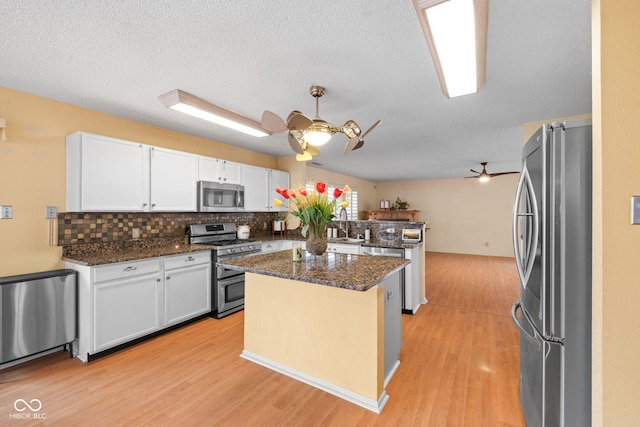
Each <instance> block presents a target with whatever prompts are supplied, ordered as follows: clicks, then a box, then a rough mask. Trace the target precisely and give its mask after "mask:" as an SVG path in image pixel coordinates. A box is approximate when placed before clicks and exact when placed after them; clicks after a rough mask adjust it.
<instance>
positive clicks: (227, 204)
mask: <svg viewBox="0 0 640 427" xmlns="http://www.w3.org/2000/svg"><path fill="white" fill-rule="evenodd" d="M229 211H232V212H235V211H244V186H242V185H236V184H221V183H218V182H210V181H198V212H229Z"/></svg>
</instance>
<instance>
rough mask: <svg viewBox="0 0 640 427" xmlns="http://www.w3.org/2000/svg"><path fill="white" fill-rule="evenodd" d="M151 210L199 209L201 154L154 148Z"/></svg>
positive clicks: (152, 150) (192, 210)
mask: <svg viewBox="0 0 640 427" xmlns="http://www.w3.org/2000/svg"><path fill="white" fill-rule="evenodd" d="M150 150H151V210H154V211H191V212H194V211H195V210H196V203H197V200H196V198H197V191H196V190H197V188H196V183H197V180H198V172H197V171H198V163H197V156H196V155H194V154H190V153H184V152H181V151H174V150H167V149H165V148H158V147H151V148H150Z"/></svg>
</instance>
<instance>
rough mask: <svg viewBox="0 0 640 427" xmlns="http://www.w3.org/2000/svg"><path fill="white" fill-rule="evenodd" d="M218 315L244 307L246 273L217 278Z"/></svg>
mask: <svg viewBox="0 0 640 427" xmlns="http://www.w3.org/2000/svg"><path fill="white" fill-rule="evenodd" d="M215 292H216V294H215V296H216V309H217V317H222V316H225V315H227V314H231V313H233V312H236V311H238V310H241V309H242V308H243V307H244V273H241V274H240V275H236V276H232V277H229V278H226V279H218V280H216V289H215Z"/></svg>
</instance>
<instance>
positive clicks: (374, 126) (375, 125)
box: [354, 120, 382, 150]
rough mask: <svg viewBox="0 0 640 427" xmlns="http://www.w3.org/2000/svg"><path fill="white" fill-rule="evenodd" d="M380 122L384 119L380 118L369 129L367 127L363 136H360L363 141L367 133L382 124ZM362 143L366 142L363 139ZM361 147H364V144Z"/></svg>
mask: <svg viewBox="0 0 640 427" xmlns="http://www.w3.org/2000/svg"><path fill="white" fill-rule="evenodd" d="M380 122H382V120H378V121H377V122H375V123H374V124H373V125H372V126H371V127H370V128H369V129H367V131H366V132H365V133H363V134H362V136H361V137H360V141H362V140H363V139H364V137H365V136H367V134H368V133H369V132H371V131H372V130H374V129H375V128H376V127H377V126H378V125H379V124H380ZM362 143H363V144H364V141H362ZM360 147H362V145H361V146H360ZM360 147H358V148H360ZM354 150H357V148H354Z"/></svg>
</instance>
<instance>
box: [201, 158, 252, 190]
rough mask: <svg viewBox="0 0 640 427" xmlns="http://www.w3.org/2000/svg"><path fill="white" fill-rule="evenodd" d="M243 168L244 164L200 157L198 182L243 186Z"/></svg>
mask: <svg viewBox="0 0 640 427" xmlns="http://www.w3.org/2000/svg"><path fill="white" fill-rule="evenodd" d="M243 167H244V165H243V164H242V163H236V162H230V161H228V160H222V159H214V158H212V157H204V156H198V169H199V175H198V180H199V181H211V182H221V183H225V184H240V185H242V184H243V183H244V175H243V170H242V169H243Z"/></svg>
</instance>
